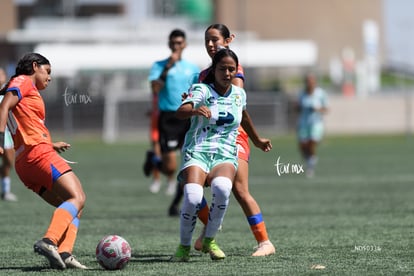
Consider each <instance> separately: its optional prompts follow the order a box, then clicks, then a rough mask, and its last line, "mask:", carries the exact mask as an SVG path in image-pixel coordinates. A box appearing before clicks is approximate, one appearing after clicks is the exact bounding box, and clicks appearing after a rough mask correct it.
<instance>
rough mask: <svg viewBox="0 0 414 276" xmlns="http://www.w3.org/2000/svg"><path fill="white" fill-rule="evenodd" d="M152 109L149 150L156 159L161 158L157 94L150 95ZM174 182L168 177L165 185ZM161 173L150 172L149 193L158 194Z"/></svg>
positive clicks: (168, 190)
mask: <svg viewBox="0 0 414 276" xmlns="http://www.w3.org/2000/svg"><path fill="white" fill-rule="evenodd" d="M151 97H152V108H151V110H150V112H149V116H150V141H151V149H152V151H153V152H154V155H155V156H156V157H157V158H161V149H160V142H159V139H160V138H159V137H160V134H159V131H158V117H159V112H158V94H155V93H152V95H151ZM173 180H174V176H170V177H169V179H167V183H171V182H172V181H173ZM161 184H162V183H161V172H160V170H159V169H158V168H154V169H153V171H152V183H151V185H150V187H149V190H150V191H151V193H154V194H156V193H158V192H159V191H160V189H161ZM167 192H171V191H170V189H167Z"/></svg>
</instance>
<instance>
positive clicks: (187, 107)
mask: <svg viewBox="0 0 414 276" xmlns="http://www.w3.org/2000/svg"><path fill="white" fill-rule="evenodd" d="M237 67H238V58H237V56H236V54H235V53H234V52H233V51H231V50H229V49H223V50H220V51H219V52H217V53H216V54H215V56H214V58H213V64H212V70H211V72H210V73H209V75H208V76H207V77H206V79H205V80H204V83H203V84H195V85H193V86H192V87H191V89H190V91H189V93H188V97H187V98H186V99H185V100H184V101H183V103H182V105H181V106H180V108H179V109H178V110H177V117H178V118H180V119H187V118H191V126H190V129H189V131H188V132H187V133H186V137H185V142H184V146H183V154H182V165H181V171H180V175H181V176H182V181H181V182H182V183H184V202H183V205H182V208H181V215H180V245H179V246H178V248H177V251H176V253H175V254H174V256H173V257H172V259H171V260H173V261H188V260H189V256H190V255H189V253H190V248H191V239H192V234H193V230H194V227H195V223H196V221H197V212H198V209H199V208H200V204H201V201H202V198H203V187H204V184H205V182H206V180H207V185H209V186H211V190H212V194H213V195H214V196H213V198H212V201H211V208H210V213H209V221H208V223H207V226H206V230H205V235H204V238H203V242H202V244H203V248H202V251H203V252H205V253H209V254H210V257H211V259H212V260H221V259H224V258H225V254H224V252H223V251H222V250H221V249H220V248H219V247H218V245H217V243H216V241H215V236H216V234H217V231H218V229H219V227H220V225H221V223H222V221H223V218H224V215H225V213H226V210H227V206H228V203H229V196H230V193H231V188H232V182H233V180H234V176H235V173H236V170H237V164H238V162H237V146H236V137H237V135H238V130H237V129H238V127H239V126H240V124H241V125H242V126H243V128H244V129H245V130H246V132H247V133H248V134H249V137H251V139H252V141H253V143H254V144H255V145H256V146H257V147H259V148H261V149H262V150H263V151H269V150H270V149H271V148H272V145H271V143H270V140H268V139H265V138H260V137H259V136H258V134H257V133H256V130H255V129H254V126H253V123H252V122H251V120H250V116H249V115H248V113H247V111H246V93H245V91H244V90H243V89H242V88H239V87H236V86H234V85H232V80H233V78H234V77H235V75H236V72H237Z"/></svg>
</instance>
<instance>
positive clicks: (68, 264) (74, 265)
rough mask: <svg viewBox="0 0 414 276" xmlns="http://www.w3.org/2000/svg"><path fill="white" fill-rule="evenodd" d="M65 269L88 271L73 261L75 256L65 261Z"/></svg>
mask: <svg viewBox="0 0 414 276" xmlns="http://www.w3.org/2000/svg"><path fill="white" fill-rule="evenodd" d="M65 265H66V268H77V269H88V267H87V266H86V265H83V264H81V263H80V262H79V261H78V260H76V259H75V256H73V255H71V256H69V257H67V258H66V259H65Z"/></svg>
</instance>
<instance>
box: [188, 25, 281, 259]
mask: <svg viewBox="0 0 414 276" xmlns="http://www.w3.org/2000/svg"><path fill="white" fill-rule="evenodd" d="M233 38H234V36H233V35H231V34H230V31H229V29H228V28H227V27H226V26H225V25H223V24H213V25H211V26H209V27H208V28H207V30H206V32H205V47H206V50H207V53H208V55H209V56H210V57H211V58H213V57H214V55H215V53H216V52H217V51H218V50H219V49H220V48H223V47H224V48H228V47H229V45H230V43H231V42H232V40H233ZM210 71H211V67H209V68H207V69H205V70H203V71H202V72H201V73H200V77H199V81H203V79H204V78H205V77H206V76H207V75H208V73H209V72H210ZM232 83H233V84H234V85H236V86H238V87H241V88H243V83H244V73H243V68H242V67H241V65H240V64H239V65H238V67H237V72H236V75H235V77H234V79H233V81H232ZM250 138H251V137H250ZM236 143H237V148H238V169H237V172H236V176H235V178H234V183H233V189H232V190H233V194H234V196H235V197H236V199H237V201H238V202H239V204H240V206H241V207H242V209H243V212H244V214H245V215H246V218H247V222H248V223H249V225H250V229H251V231H252V233H253V235H254V237H255V239H256V241H257V244H258V246H257V248H256V250H255V252H254V253H253V254H252V256H267V255H271V254H274V253H275V251H276V250H275V247H274V246H273V244H272V243H271V242H270V240H269V237H268V234H267V230H266V225H265V223H264V220H263V217H262V213H261V210H260V207H259V204H258V203H257V202H256V200H255V199H254V198H253V196H252V195H251V194H250V192H249V180H248V179H249V158H250V146H249V141H248V134H247V133H246V131H245V129H243V127H239V135H238V136H237V140H236ZM199 218H200V220H202V221H203V222H205V223H207V219H208V206H207V203H206V201H203V206H202V208H201V210H200V212H199ZM203 232H204V231H203ZM203 234H204V233H202V234H201V236H200V237H199V238H198V239H197V241H196V243H195V245H194V247H195V249H196V250H200V249H201V239H202V237H203Z"/></svg>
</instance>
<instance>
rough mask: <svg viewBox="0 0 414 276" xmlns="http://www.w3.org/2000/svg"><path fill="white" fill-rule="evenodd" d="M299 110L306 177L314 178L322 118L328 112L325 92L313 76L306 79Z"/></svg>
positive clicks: (299, 138)
mask: <svg viewBox="0 0 414 276" xmlns="http://www.w3.org/2000/svg"><path fill="white" fill-rule="evenodd" d="M298 109H299V112H300V114H299V119H298V140H299V148H300V151H301V154H302V156H303V158H304V159H305V161H306V175H307V176H308V177H312V176H313V175H314V170H315V165H316V163H317V157H316V147H317V145H318V143H319V142H320V141H321V140H322V136H323V132H324V125H323V118H322V116H323V114H324V113H325V112H327V110H328V109H327V99H326V94H325V91H324V90H322V89H321V88H319V87H317V86H316V78H315V76H314V75H312V74H308V75H306V77H305V89H304V91H303V92H302V93H301V94H300V96H299V101H298Z"/></svg>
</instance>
